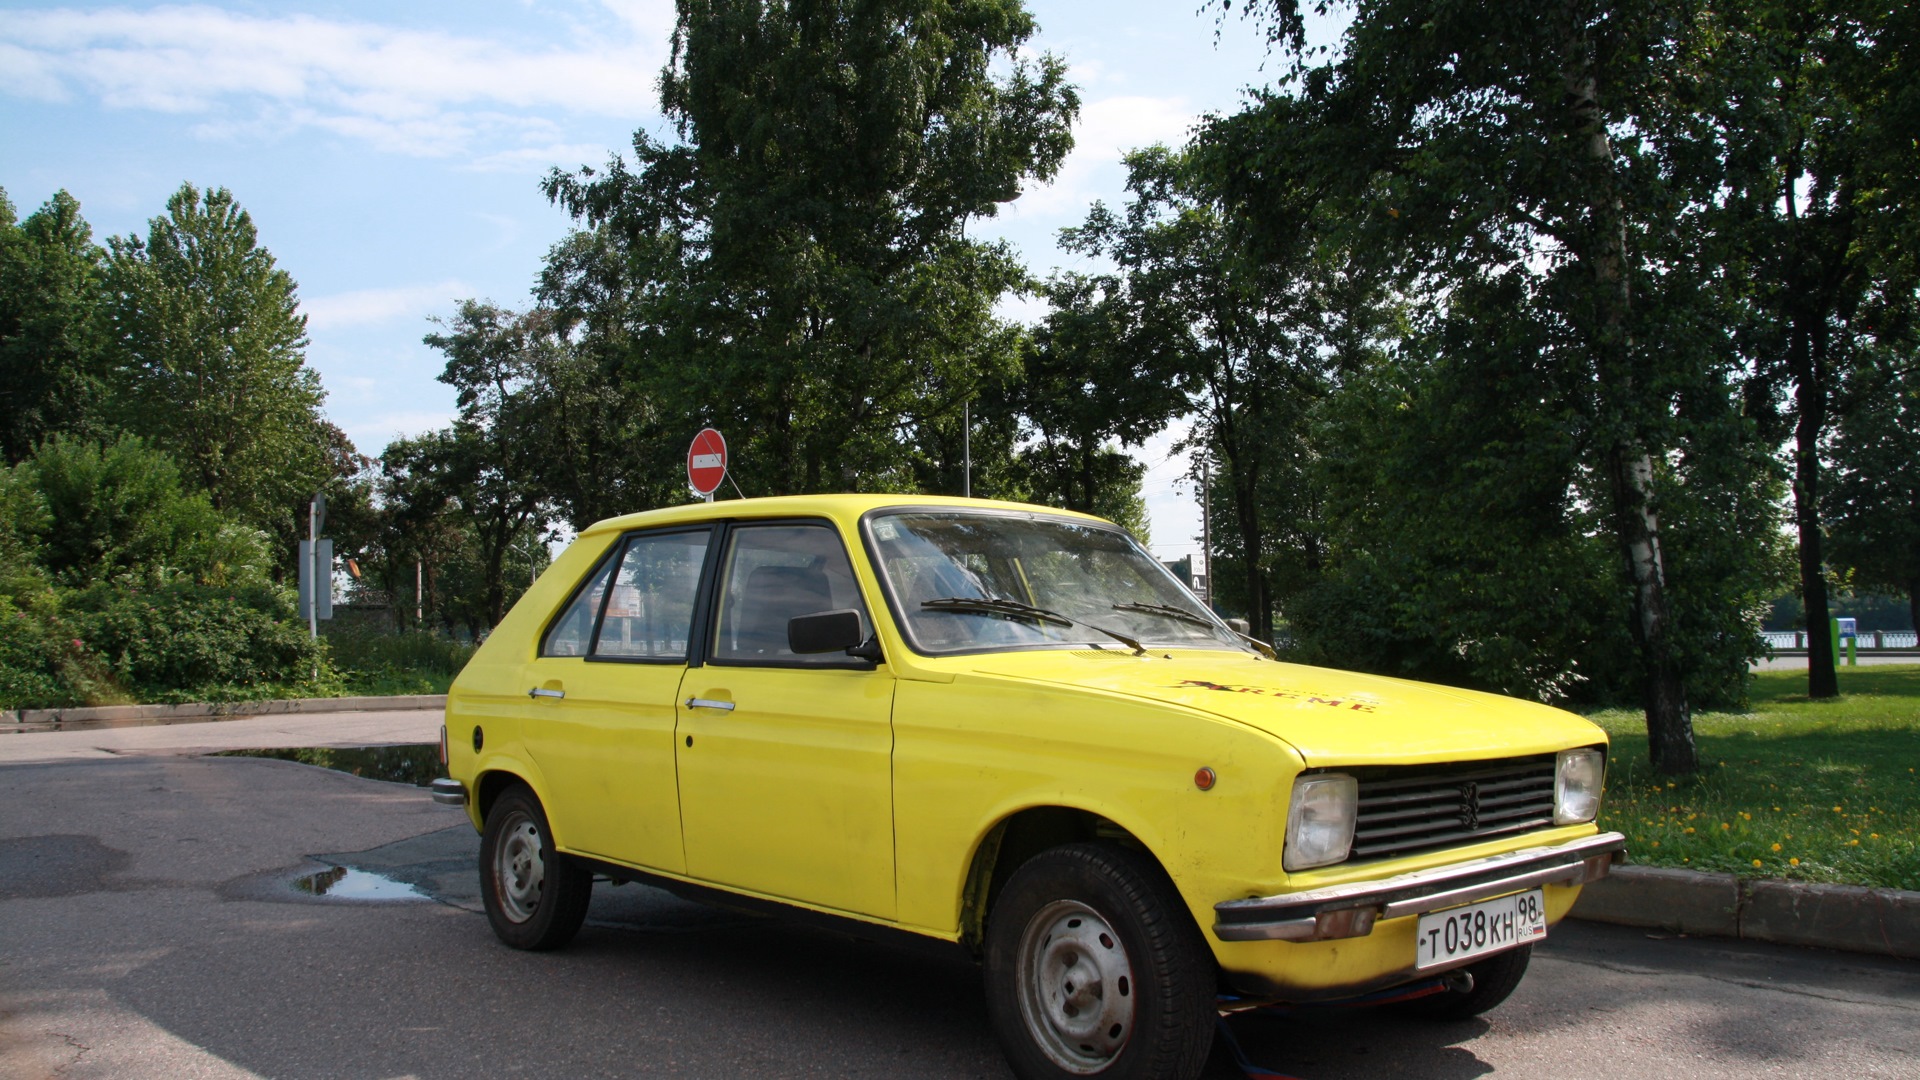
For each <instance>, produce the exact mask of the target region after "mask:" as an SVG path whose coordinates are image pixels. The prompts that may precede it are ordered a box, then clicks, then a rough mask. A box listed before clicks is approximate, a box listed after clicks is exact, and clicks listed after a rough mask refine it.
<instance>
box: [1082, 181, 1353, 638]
mask: <svg viewBox="0 0 1920 1080" xmlns="http://www.w3.org/2000/svg"><path fill="white" fill-rule="evenodd" d="M1197 155H1198V152H1197V151H1195V150H1188V151H1179V152H1175V151H1170V150H1168V149H1166V148H1164V147H1154V148H1150V149H1147V150H1142V151H1137V152H1135V153H1133V154H1130V155H1128V157H1127V172H1128V179H1127V186H1128V189H1129V191H1131V192H1132V193H1133V196H1132V198H1130V199H1129V201H1128V203H1127V205H1126V206H1125V207H1124V209H1123V210H1122V211H1121V212H1120V213H1118V214H1116V213H1114V212H1113V211H1111V210H1109V209H1107V208H1106V207H1105V206H1101V205H1098V204H1096V205H1095V206H1094V208H1093V209H1092V210H1091V211H1090V212H1089V213H1088V215H1087V219H1086V221H1085V223H1083V224H1082V225H1080V226H1078V227H1075V228H1072V229H1067V230H1064V231H1063V233H1062V239H1061V243H1062V245H1063V246H1064V247H1066V248H1067V249H1068V250H1070V251H1074V252H1078V253H1080V254H1083V255H1089V256H1098V257H1104V258H1107V259H1110V260H1112V261H1113V263H1114V264H1115V265H1116V266H1117V267H1118V268H1119V275H1120V278H1121V279H1122V280H1124V295H1123V299H1122V300H1121V301H1120V302H1122V303H1123V304H1124V305H1125V307H1126V315H1125V319H1126V321H1127V328H1126V334H1127V340H1126V345H1125V348H1126V355H1125V357H1124V358H1122V361H1121V362H1124V363H1131V364H1134V365H1137V371H1138V375H1137V376H1136V379H1138V380H1140V381H1142V382H1144V384H1145V385H1144V386H1142V387H1139V388H1138V389H1137V390H1136V394H1140V393H1147V394H1151V393H1153V392H1155V388H1167V389H1170V390H1173V391H1175V392H1176V393H1177V394H1178V396H1179V398H1183V399H1184V400H1183V401H1181V402H1180V405H1179V407H1180V408H1181V409H1182V410H1183V411H1184V410H1191V412H1192V415H1193V417H1194V431H1193V434H1192V436H1191V437H1190V439H1189V440H1188V445H1190V446H1195V447H1199V448H1201V449H1202V450H1203V453H1204V454H1205V456H1207V457H1209V458H1210V459H1212V460H1213V461H1214V462H1216V463H1217V467H1218V472H1217V474H1216V475H1217V477H1218V480H1219V484H1220V487H1221V490H1222V492H1223V493H1224V495H1225V498H1224V499H1221V500H1219V502H1220V503H1222V504H1224V505H1223V506H1220V507H1219V508H1218V509H1216V508H1215V507H1216V503H1215V500H1214V499H1213V498H1212V496H1211V493H1209V498H1208V507H1209V510H1208V512H1209V513H1210V514H1212V513H1219V514H1220V515H1221V516H1223V517H1224V518H1225V520H1224V521H1223V522H1222V526H1223V527H1222V528H1220V529H1218V530H1217V531H1216V537H1217V543H1216V547H1217V548H1218V549H1219V551H1220V556H1219V557H1218V558H1216V562H1217V563H1218V564H1219V566H1218V567H1209V568H1208V570H1209V580H1210V582H1211V583H1212V584H1213V585H1214V587H1215V594H1216V596H1218V597H1222V598H1224V599H1226V601H1227V602H1228V603H1229V605H1230V606H1232V607H1235V608H1240V609H1244V610H1245V611H1246V612H1247V616H1248V621H1249V624H1250V627H1251V630H1252V633H1253V634H1254V635H1255V636H1256V637H1268V636H1270V635H1271V634H1272V632H1273V614H1274V609H1275V606H1276V603H1277V602H1278V600H1279V594H1280V591H1281V588H1282V586H1281V585H1280V578H1282V577H1284V578H1287V579H1288V580H1289V582H1290V584H1289V586H1288V587H1291V584H1297V580H1295V579H1296V575H1293V574H1290V573H1288V572H1287V571H1288V568H1290V567H1293V566H1297V565H1300V564H1302V563H1305V564H1311V563H1312V562H1314V561H1315V560H1316V559H1317V558H1318V553H1317V543H1318V541H1317V534H1316V531H1315V529H1314V526H1313V523H1314V522H1315V520H1316V518H1317V512H1316V509H1315V506H1316V503H1317V495H1316V493H1315V492H1314V491H1313V489H1312V487H1311V484H1310V483H1309V482H1308V481H1307V478H1306V472H1305V466H1306V465H1307V464H1308V461H1309V458H1310V451H1309V450H1308V449H1307V447H1306V446H1305V443H1304V439H1305V434H1306V428H1307V417H1308V416H1309V414H1310V412H1311V409H1312V407H1313V404H1314V403H1315V402H1316V401H1317V400H1319V399H1320V398H1321V397H1323V396H1324V395H1325V394H1326V393H1327V391H1328V389H1329V388H1330V387H1331V386H1332V385H1333V384H1334V383H1335V382H1336V381H1337V379H1338V377H1339V373H1340V372H1341V371H1342V370H1343V369H1345V368H1347V367H1348V366H1350V365H1351V364H1352V363H1353V362H1355V361H1356V359H1357V358H1358V356H1359V354H1360V353H1362V352H1364V342H1363V339H1364V337H1365V335H1364V334H1360V335H1358V336H1357V337H1356V336H1354V335H1351V334H1348V333H1347V330H1348V329H1350V328H1352V327H1354V326H1360V325H1364V323H1365V322H1366V320H1367V318H1368V317H1367V316H1365V315H1362V314H1360V312H1362V311H1363V310H1365V309H1368V308H1369V307H1371V306H1374V305H1377V304H1378V303H1379V297H1378V296H1377V295H1376V289H1375V286H1374V285H1372V284H1360V285H1358V286H1357V287H1354V286H1355V283H1356V282H1364V281H1365V279H1366V275H1364V274H1357V275H1356V274H1354V273H1352V271H1353V266H1352V264H1350V263H1348V262H1347V261H1346V252H1344V251H1343V250H1341V249H1339V248H1338V247H1337V246H1336V247H1330V248H1326V249H1322V248H1318V247H1316V246H1315V245H1313V244H1311V243H1296V244H1294V245H1292V246H1291V247H1290V248H1289V249H1288V250H1287V251H1286V252H1285V254H1283V255H1276V256H1275V257H1270V258H1263V257H1261V255H1260V254H1259V253H1257V252H1256V251H1255V250H1254V249H1253V247H1252V246H1251V245H1250V244H1249V243H1248V242H1247V238H1246V236H1245V234H1244V230H1243V222H1242V221H1241V220H1240V219H1239V217H1238V216H1237V215H1236V213H1235V212H1234V207H1233V206H1232V205H1231V204H1230V203H1229V202H1228V201H1227V200H1226V199H1225V197H1224V196H1223V193H1222V192H1221V190H1220V189H1219V188H1218V187H1217V186H1216V185H1215V183H1214V177H1213V175H1212V174H1211V173H1209V172H1208V171H1207V170H1206V169H1205V168H1203V167H1202V162H1201V161H1200V160H1199V159H1198V156H1197ZM1343 279H1344V281H1345V284H1344V285H1343V284H1341V282H1342V281H1343ZM1343 288H1346V289H1348V293H1347V295H1341V291H1342V289H1343ZM1069 299H1070V302H1077V301H1072V300H1071V298H1069ZM1071 312H1072V309H1071V308H1068V309H1066V312H1065V313H1063V314H1062V315H1061V319H1062V320H1066V319H1067V318H1068V317H1069V316H1070V314H1071ZM1064 325H1066V324H1065V323H1064V321H1063V326H1064ZM1107 394H1108V396H1112V394H1113V391H1112V390H1108V391H1107ZM1145 403H1146V404H1149V405H1151V406H1152V407H1148V408H1142V407H1140V406H1138V405H1135V406H1124V405H1123V407H1122V408H1121V409H1120V410H1119V411H1118V412H1117V413H1116V416H1117V417H1119V418H1122V419H1124V420H1125V422H1126V423H1127V424H1138V423H1139V422H1140V421H1141V420H1146V421H1151V420H1154V419H1158V418H1161V417H1164V415H1165V414H1164V413H1159V412H1158V409H1159V408H1161V407H1162V406H1163V404H1164V402H1163V401H1161V400H1158V399H1154V398H1151V397H1149V398H1147V399H1146V402H1145ZM1136 414H1137V419H1136V418H1134V417H1135V415H1136ZM1121 430H1126V431H1129V432H1131V431H1137V430H1139V429H1138V428H1137V427H1128V428H1123V429H1121ZM1222 569H1225V570H1231V571H1233V573H1232V574H1231V575H1228V574H1225V573H1222V572H1221V571H1222Z"/></svg>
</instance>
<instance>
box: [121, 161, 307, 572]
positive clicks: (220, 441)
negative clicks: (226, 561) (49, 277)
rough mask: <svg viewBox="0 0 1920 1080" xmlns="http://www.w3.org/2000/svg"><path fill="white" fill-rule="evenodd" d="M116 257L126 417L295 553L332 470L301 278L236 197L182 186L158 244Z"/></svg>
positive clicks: (153, 230)
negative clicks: (300, 518) (308, 361)
mask: <svg viewBox="0 0 1920 1080" xmlns="http://www.w3.org/2000/svg"><path fill="white" fill-rule="evenodd" d="M108 248H109V252H110V254H109V256H108V259H107V268H106V281H107V289H108V301H107V309H108V314H109V318H110V320H111V325H112V330H113V335H114V340H115V341H116V343H117V346H116V352H115V354H114V358H113V359H114V372H113V387H112V397H113V402H114V413H115V418H116V420H117V422H118V423H119V424H120V425H121V427H123V428H124V429H125V430H127V431H129V432H132V433H134V434H137V435H140V436H143V437H145V438H146V439H147V440H148V441H149V442H150V443H152V445H154V446H155V447H157V448H159V449H161V450H164V451H166V452H167V453H168V454H170V455H172V456H173V457H174V458H175V460H177V461H178V462H179V463H180V467H181V469H182V471H183V473H184V474H185V476H186V478H187V481H188V483H190V484H191V485H192V486H193V487H194V488H196V489H197V490H200V491H204V492H205V493H206V494H207V497H208V498H209V499H210V500H211V501H212V503H213V505H214V506H215V507H218V508H219V509H221V510H225V511H230V512H232V513H235V514H237V515H239V517H240V519H241V520H242V521H245V522H246V523H248V524H250V525H254V526H256V527H259V528H263V529H267V530H270V531H272V532H274V533H275V534H276V535H277V536H278V538H279V539H280V540H281V543H280V544H279V545H277V546H276V550H278V548H280V547H286V546H287V545H288V544H289V543H290V542H291V541H292V540H293V539H294V538H295V537H297V536H298V535H299V530H298V528H297V525H296V517H297V515H298V514H299V512H300V508H301V507H303V506H305V505H306V502H307V498H308V496H310V495H311V494H312V493H313V492H314V491H315V490H317V488H318V486H319V485H320V484H321V483H322V482H323V481H324V480H325V479H326V476H327V472H328V469H327V460H326V445H327V441H328V440H327V437H326V433H325V432H324V430H323V429H322V428H321V426H320V422H319V416H318V409H319V406H320V402H321V400H322V398H323V397H324V395H323V393H322V392H321V389H320V381H319V378H318V377H317V376H316V375H315V374H314V373H313V371H311V370H310V369H308V368H307V367H306V366H305V360H304V350H305V348H306V343H307V338H306V316H304V315H302V314H300V313H299V305H298V300H297V298H296V297H295V291H294V283H293V279H292V278H291V277H290V276H288V274H287V272H286V271H284V270H281V269H279V268H278V267H276V266H275V265H274V259H273V255H272V254H271V253H270V252H268V251H267V249H265V248H263V247H260V246H259V244H258V243H257V237H256V234H255V231H254V226H253V220H252V219H251V218H250V217H249V216H248V215H247V212H246V211H245V210H243V209H241V207H240V205H239V204H238V203H237V202H236V201H235V200H234V198H233V195H232V194H231V193H230V192H228V191H227V190H226V189H224V188H214V189H212V190H210V191H207V192H205V193H204V194H202V193H201V192H200V191H199V190H197V189H196V188H194V186H193V185H191V184H183V185H181V187H180V190H179V191H177V192H175V193H174V195H173V196H172V197H171V198H169V199H168V200H167V213H166V216H164V217H157V218H154V219H153V220H152V221H151V222H150V224H149V226H148V231H147V235H146V237H145V238H144V239H143V238H141V237H138V236H124V237H113V238H111V239H110V240H109V241H108ZM286 558H288V559H291V558H292V556H291V555H288V556H286Z"/></svg>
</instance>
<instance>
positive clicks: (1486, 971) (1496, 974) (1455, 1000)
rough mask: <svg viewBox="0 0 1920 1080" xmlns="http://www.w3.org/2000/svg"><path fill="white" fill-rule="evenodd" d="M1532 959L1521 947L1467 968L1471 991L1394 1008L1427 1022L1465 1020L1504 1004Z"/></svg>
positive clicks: (1446, 992)
mask: <svg viewBox="0 0 1920 1080" xmlns="http://www.w3.org/2000/svg"><path fill="white" fill-rule="evenodd" d="M1531 959H1533V946H1531V945H1522V946H1521V947H1520V948H1517V949H1509V950H1507V951H1506V952H1503V953H1496V954H1495V955H1493V956H1489V957H1487V958H1486V959H1485V960H1482V961H1480V962H1478V963H1475V964H1468V965H1467V966H1466V969H1465V970H1466V972H1467V974H1469V975H1471V976H1473V988H1472V989H1470V990H1442V991H1441V992H1440V993H1438V994H1428V995H1427V996H1426V997H1419V998H1414V999H1413V1000H1412V1001H1403V1002H1401V1003H1399V1004H1398V1005H1395V1006H1394V1008H1396V1009H1399V1010H1400V1011H1401V1012H1404V1013H1407V1014H1409V1015H1412V1016H1418V1017H1421V1018H1423V1019H1427V1020H1465V1019H1467V1018H1468V1017H1471V1016H1479V1015H1480V1014H1481V1013H1483V1012H1486V1011H1488V1010H1489V1009H1492V1008H1493V1007H1495V1006H1497V1005H1499V1004H1500V1003H1501V1002H1503V1001H1505V1000H1507V995H1509V994H1511V993H1513V991H1514V988H1515V987H1517V986H1519V985H1520V980H1521V979H1522V978H1523V977H1525V976H1526V974H1527V962H1528V961H1530V960H1531Z"/></svg>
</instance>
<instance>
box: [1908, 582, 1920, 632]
mask: <svg viewBox="0 0 1920 1080" xmlns="http://www.w3.org/2000/svg"><path fill="white" fill-rule="evenodd" d="M1907 618H1908V619H1910V620H1912V621H1913V634H1914V638H1913V643H1914V644H1915V645H1920V578H1914V579H1913V580H1911V581H1909V582H1907Z"/></svg>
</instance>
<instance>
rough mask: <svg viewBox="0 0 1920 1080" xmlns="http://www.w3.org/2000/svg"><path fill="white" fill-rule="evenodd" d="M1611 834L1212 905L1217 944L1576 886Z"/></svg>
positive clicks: (1328, 935)
mask: <svg viewBox="0 0 1920 1080" xmlns="http://www.w3.org/2000/svg"><path fill="white" fill-rule="evenodd" d="M1626 846H1627V838H1626V837H1625V836H1622V835H1621V834H1619V833H1612V832H1610V833H1601V834H1599V835H1597V836H1588V837H1583V838H1581V839H1579V840H1570V841H1568V842H1566V843H1564V844H1555V845H1554V846H1552V847H1546V848H1526V849H1524V850H1521V851H1510V852H1507V853H1506V854H1503V855H1490V856H1488V857H1486V858H1484V859H1473V860H1471V861H1469V862H1463V863H1454V864H1453V865H1451V866H1440V867H1435V868H1434V869H1431V870H1416V871H1414V872H1413V873H1410V874H1400V875H1398V876H1396V877H1390V878H1381V879H1379V880H1378V881H1356V882H1352V883H1350V884H1346V885H1330V886H1328V887H1326V888H1324V889H1308V890H1305V891H1302V892H1295V893H1282V894H1280V895H1278V896H1262V897H1255V898H1253V899H1250V900H1227V901H1223V902H1221V903H1218V904H1215V905H1213V912H1214V923H1213V934H1214V936H1215V937H1217V938H1219V939H1220V940H1221V941H1329V940H1332V939H1335V938H1351V937H1365V936H1366V935H1367V934H1370V933H1372V932H1373V924H1374V923H1375V922H1376V921H1378V920H1380V919H1394V918H1399V917H1401V916H1404V915H1418V914H1423V913H1425V912H1429V911H1437V910H1439V909H1441V908H1449V907H1456V906H1458V905H1461V904H1471V903H1474V902H1476V901H1479V900H1489V899H1492V898H1493V897H1496V896H1504V895H1506V894H1508V893H1512V892H1518V891H1520V890H1521V889H1531V888H1535V887H1537V886H1540V885H1584V884H1586V883H1587V882H1590V881H1598V880H1600V879H1601V878H1603V877H1606V876H1607V874H1608V873H1609V872H1610V871H1611V870H1612V869H1613V864H1614V863H1616V862H1618V861H1619V860H1620V857H1621V855H1622V854H1623V853H1624V852H1625V851H1626Z"/></svg>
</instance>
